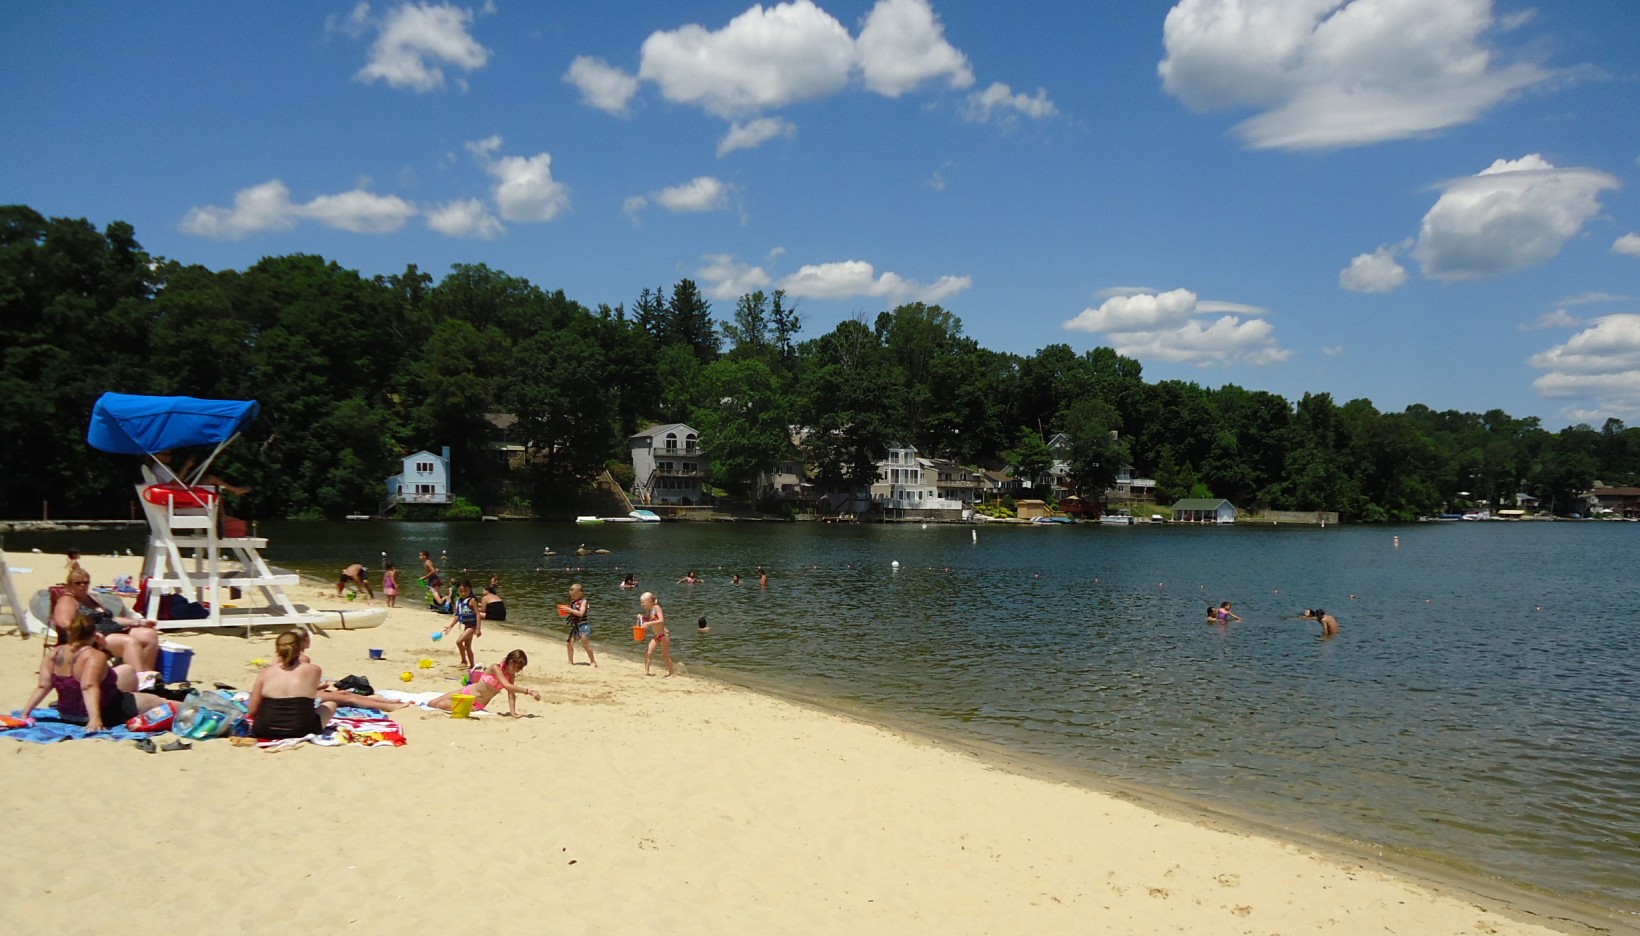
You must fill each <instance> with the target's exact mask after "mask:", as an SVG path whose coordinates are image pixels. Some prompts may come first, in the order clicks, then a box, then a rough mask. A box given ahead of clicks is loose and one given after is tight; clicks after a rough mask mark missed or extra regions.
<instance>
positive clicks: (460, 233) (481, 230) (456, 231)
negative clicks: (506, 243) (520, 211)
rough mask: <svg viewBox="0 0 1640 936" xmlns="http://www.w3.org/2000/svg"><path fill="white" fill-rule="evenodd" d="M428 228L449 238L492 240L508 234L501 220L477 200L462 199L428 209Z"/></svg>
mask: <svg viewBox="0 0 1640 936" xmlns="http://www.w3.org/2000/svg"><path fill="white" fill-rule="evenodd" d="M425 213H426V215H427V226H428V227H430V228H432V229H433V230H435V231H437V232H439V233H440V234H444V235H446V236H449V237H476V238H478V239H480V240H491V239H493V238H496V237H500V236H501V235H502V234H505V233H507V228H506V227H505V226H504V225H503V224H502V223H501V219H500V218H497V217H496V216H495V215H493V214H490V212H489V209H487V208H486V207H485V206H484V203H483V202H482V201H480V200H478V199H476V198H460V199H456V200H455V201H450V202H445V203H444V204H442V205H431V206H428V208H427V209H426V212H425Z"/></svg>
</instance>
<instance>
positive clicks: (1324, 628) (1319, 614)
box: [1304, 608, 1338, 637]
mask: <svg viewBox="0 0 1640 936" xmlns="http://www.w3.org/2000/svg"><path fill="white" fill-rule="evenodd" d="M1304 620H1306V621H1318V622H1320V624H1321V636H1323V637H1335V636H1337V635H1338V618H1335V617H1333V616H1332V615H1330V614H1328V613H1327V612H1326V611H1325V610H1323V609H1321V608H1309V609H1306V610H1305V612H1304Z"/></svg>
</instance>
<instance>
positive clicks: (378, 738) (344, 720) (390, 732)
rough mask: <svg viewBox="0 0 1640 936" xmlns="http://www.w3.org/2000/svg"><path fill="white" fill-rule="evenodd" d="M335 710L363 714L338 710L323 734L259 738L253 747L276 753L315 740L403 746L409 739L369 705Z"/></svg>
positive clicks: (323, 744)
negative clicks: (370, 708) (270, 739)
mask: <svg viewBox="0 0 1640 936" xmlns="http://www.w3.org/2000/svg"><path fill="white" fill-rule="evenodd" d="M339 711H345V712H362V713H363V714H362V715H359V714H350V715H340V714H338V715H336V716H335V717H334V718H332V719H331V720H330V724H328V725H326V726H325V730H324V733H323V734H310V735H303V736H302V737H300V738H279V739H277V740H274V741H263V742H261V743H259V744H257V747H259V748H261V749H262V750H264V751H269V752H275V753H276V752H279V751H288V750H290V749H291V748H295V747H301V746H302V745H304V744H317V745H318V746H320V747H340V746H342V745H344V744H359V745H363V746H365V747H384V746H385V747H403V746H404V745H406V744H409V743H410V742H409V741H407V740H405V737H404V729H403V728H401V727H400V726H399V723H398V722H396V721H394V720H393V719H391V718H383V717H381V716H380V715H379V714H377V713H376V712H372V711H370V710H369V709H360V708H349V709H340V710H339Z"/></svg>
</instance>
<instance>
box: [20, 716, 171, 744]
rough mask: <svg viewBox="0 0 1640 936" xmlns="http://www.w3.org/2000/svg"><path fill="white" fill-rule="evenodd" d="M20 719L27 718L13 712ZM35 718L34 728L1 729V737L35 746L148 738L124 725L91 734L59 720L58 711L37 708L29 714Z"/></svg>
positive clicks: (83, 728)
mask: <svg viewBox="0 0 1640 936" xmlns="http://www.w3.org/2000/svg"><path fill="white" fill-rule="evenodd" d="M11 714H12V715H14V716H16V717H18V718H26V717H28V716H26V715H24V714H23V713H22V712H15V711H14V712H12V713H11ZM29 714H31V715H33V717H34V724H33V726H29V727H21V728H3V729H0V737H4V738H11V739H12V740H14V741H29V742H32V743H34V744H55V743H56V742H58V741H78V740H79V739H81V738H96V739H98V740H102V741H135V740H136V739H138V738H146V737H147V735H145V734H143V733H142V732H140V731H129V730H127V729H126V727H125V726H124V725H120V726H118V727H116V728H110V729H109V730H107V731H99V732H96V733H92V732H89V731H87V730H86V729H85V726H84V725H75V724H71V723H69V722H65V721H60V720H58V715H57V710H56V709H49V708H43V709H42V708H37V709H35V710H34V711H33V712H31V713H29Z"/></svg>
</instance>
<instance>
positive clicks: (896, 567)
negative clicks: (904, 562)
mask: <svg viewBox="0 0 1640 936" xmlns="http://www.w3.org/2000/svg"><path fill="white" fill-rule="evenodd" d="M888 567H889V568H890V569H894V570H895V571H898V570H899V568H900V560H898V559H896V560H894V561H893V562H890V563H889V564H888Z"/></svg>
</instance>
